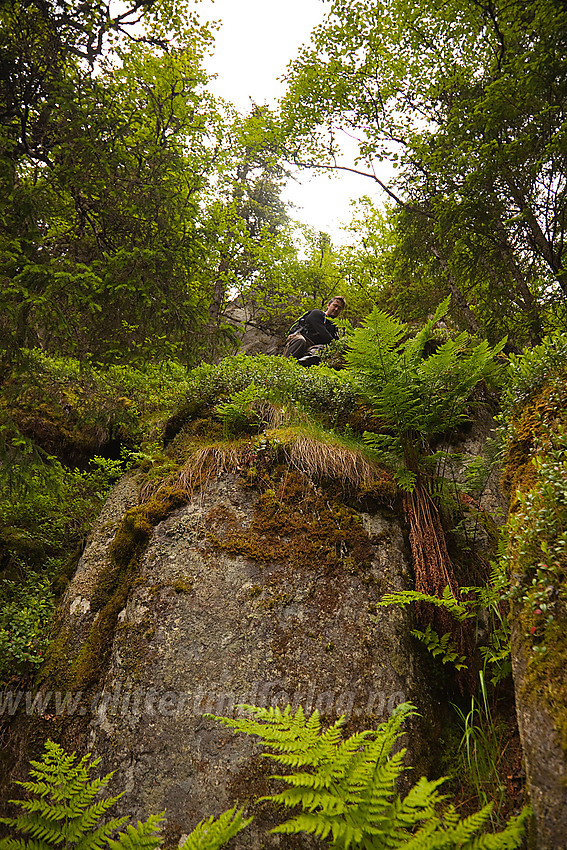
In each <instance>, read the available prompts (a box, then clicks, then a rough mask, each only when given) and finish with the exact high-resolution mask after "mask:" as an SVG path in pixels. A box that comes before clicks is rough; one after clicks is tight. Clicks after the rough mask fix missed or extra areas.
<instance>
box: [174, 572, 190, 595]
mask: <svg viewBox="0 0 567 850" xmlns="http://www.w3.org/2000/svg"><path fill="white" fill-rule="evenodd" d="M173 589H174V590H175V592H176V593H191V592H192V590H193V579H192V578H191V577H190V576H186V577H184V578H178V579H177V580H176V581H174V582H173Z"/></svg>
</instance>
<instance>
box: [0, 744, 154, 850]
mask: <svg viewBox="0 0 567 850" xmlns="http://www.w3.org/2000/svg"><path fill="white" fill-rule="evenodd" d="M90 758H91V757H90V754H87V755H86V756H83V758H81V759H80V760H79V761H78V762H77V763H75V762H76V757H75V754H74V753H72V754H68V753H65V752H64V750H63V749H62V748H61V747H60V746H59V745H58V744H55V743H53V741H47V743H46V745H45V752H44V754H43V758H42V759H41V761H32V762H31V770H30V774H31V776H32V777H33V780H30V781H28V782H18V783H17V784H18V785H21V786H22V788H25V790H26V791H27V792H28V794H29V795H31V796H30V798H29V799H27V800H11V801H10V802H12V803H14V804H15V805H16V806H19V807H20V809H22V810H23V814H21V815H19V817H16V818H0V823H3V824H6V825H7V826H11V827H12V828H13V829H14V830H16V832H20V833H24V834H26V835H28V836H30V839H31V840H28V841H26V840H24V839H20V838H5V839H2V841H0V848H1V850H29V848H31V847H32V846H33V850H50V848H52V847H57V846H58V845H60V844H64V845H65V847H74V846H79V845H80V847H81V850H91V848H100V847H102V845H103V843H107V844H108V843H109V841H110V836H111V835H112V834H113V833H114V832H116V830H117V829H119V828H120V827H121V826H123V825H124V824H125V823H126V821H127V820H128V818H127V817H121V818H111V819H110V820H108V821H107V822H106V823H104V824H103V825H102V826H97V823H98V822H99V821H100V820H101V818H102V817H103V816H104V815H105V814H106V812H107V811H108V809H110V808H111V807H112V806H113V805H114V804H115V803H116V801H117V800H119V799H120V797H121V796H122V794H118V795H117V796H116V797H107V798H106V799H103V800H95V798H96V797H97V795H98V794H99V792H100V791H101V790H102V789H103V788H104V787H105V786H106V785H107V784H108V781H109V779H110V777H111V776H112V774H108V775H107V776H104V777H101V778H99V779H89V774H90V771H91V770H92V769H93V768H94V767H96V766H97V765H98V764H99V762H100V759H93V760H92V761H90ZM160 820H161V818H160V817H157V818H154V819H153V823H152V828H151V831H152V832H153V833H154V835H153V838H152V839H149V838H147V836H146V835H144V839H145V841H144V844H143V846H144V847H146V848H153V847H157V846H158V844H159V843H160V842H159V836H157V835H155V828H156V827H157V826H159V823H160ZM146 839H147V840H146ZM133 841H134V839H132V838H130V837H129V843H126V844H123V843H121V841H120V838H119V839H118V844H117V847H132V846H136V847H139V846H142V844H141V843H140V842H138V843H132V842H133Z"/></svg>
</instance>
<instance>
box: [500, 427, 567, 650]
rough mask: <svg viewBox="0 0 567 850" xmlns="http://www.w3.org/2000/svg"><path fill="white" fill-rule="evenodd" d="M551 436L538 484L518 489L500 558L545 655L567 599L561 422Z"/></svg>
mask: <svg viewBox="0 0 567 850" xmlns="http://www.w3.org/2000/svg"><path fill="white" fill-rule="evenodd" d="M548 437H549V438H550V442H551V447H550V448H548V449H547V451H545V452H542V454H540V455H537V456H536V457H535V458H534V460H533V464H534V466H535V469H536V481H535V486H533V487H532V488H530V489H528V490H527V491H518V492H517V494H516V498H517V509H516V510H515V512H514V513H513V514H511V515H510V517H509V520H508V524H507V529H506V533H507V543H508V545H507V547H506V548H505V550H504V552H503V555H502V560H501V567H502V569H503V570H504V571H505V572H506V574H507V575H508V576H509V577H510V590H509V593H508V597H509V599H510V600H511V601H512V603H513V604H515V605H519V609H520V610H521V611H522V612H523V622H524V624H525V632H526V638H527V640H528V641H529V644H530V645H531V647H532V650H533V652H534V653H535V654H536V655H545V654H546V652H547V639H546V637H547V636H548V634H553V633H554V632H555V631H556V630H557V629H558V628H559V629H562V626H561V621H562V610H563V606H564V604H565V600H567V584H566V575H567V430H566V429H565V427H564V426H560V427H558V428H557V429H556V431H555V433H554V434H549V435H548Z"/></svg>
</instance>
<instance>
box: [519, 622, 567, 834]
mask: <svg viewBox="0 0 567 850" xmlns="http://www.w3.org/2000/svg"><path fill="white" fill-rule="evenodd" d="M526 652H530V648H529V647H527V646H524V639H523V635H522V629H521V627H519V626H518V624H517V623H516V624H515V625H514V626H513V628H512V664H513V672H514V687H515V691H516V714H517V717H518V727H519V729H520V738H521V741H522V750H523V752H524V764H525V769H526V785H527V789H528V795H529V800H530V804H531V806H532V808H533V810H534V816H535V822H536V829H537V839H536V842H535V846H536V847H537V850H557V848H559V847H565V846H566V843H567V790H566V787H565V781H566V778H567V771H566V764H565V753H564V752H563V749H562V747H561V741H560V738H559V734H558V732H557V729H556V728H555V724H554V722H553V717H552V716H551V714H550V712H549V711H548V710H547V709H546V707H545V705H544V704H542V703H541V702H536V701H535V700H534V699H533V697H532V699H530V698H529V696H528V695H527V694H526V692H525V691H526V688H525V686H526V678H527V676H526V674H527V664H526Z"/></svg>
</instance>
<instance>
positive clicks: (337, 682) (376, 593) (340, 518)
mask: <svg viewBox="0 0 567 850" xmlns="http://www.w3.org/2000/svg"><path fill="white" fill-rule="evenodd" d="M291 485H293V486H292V487H291V490H290V486H291ZM286 487H288V490H286V491H285V492H286V493H288V495H287V496H285V495H281V494H282V492H283V491H284V490H285V488H286ZM282 488H283V489H282ZM294 488H295V489H294ZM290 493H291V496H290V495H289V494H290ZM131 502H132V480H129V481H127V482H123V483H122V484H121V485H120V486H119V487H118V488H117V489H116V490H115V491H114V494H113V495H111V497H110V499H109V503H108V505H107V507H106V509H105V513H104V515H103V520H102V521H101V523H99V531H100V532H101V534H99V535H98V536H97V535H96V534H95V535H94V537H93V538H92V539H91V541H90V543H89V545H88V546H87V548H86V551H85V553H84V556H83V559H82V561H81V563H80V565H79V569H78V570H77V574H76V576H75V578H74V579H73V581H72V582H71V584H70V586H69V588H68V591H67V593H66V596H65V605H64V610H63V614H62V617H63V625H62V628H63V629H64V630H65V634H66V635H67V641H68V645H69V646H71V647H76V646H77V645H78V643H80V641H78V640H77V637H79V636H80V639H81V640H84V639H85V635H86V631H87V629H88V628H89V627H90V628H92V627H93V625H96V617H97V616H99V615H98V614H96V613H95V614H93V613H92V612H93V608H94V607H96V606H92V605H91V600H90V594H91V593H94V592H95V590H94V589H95V588H96V586H100V570H101V565H103V564H104V563H105V562H106V561H107V560H108V558H109V554H108V552H109V550H110V548H111V547H112V542H111V537H112V535H109V534H108V531H109V528H110V527H111V526H112V527H114V528H116V517H117V514H118V513H119V512H120V511H121V510H122V509H123V508H124V507H126V506H128V505H131ZM104 518H106V520H105V519H104ZM307 540H309V543H308V544H307V543H306V541H307ZM329 540H331V543H329ZM306 547H307V548H306ZM319 551H320V555H319V554H317V553H318V552H319ZM410 581H411V580H410V575H409V566H408V558H407V554H406V544H405V540H404V536H403V533H402V529H401V526H400V523H399V521H398V519H397V518H396V516H395V515H394V514H393V513H392V512H391V511H389V510H388V509H387V508H376V509H374V510H372V511H362V510H358V511H357V510H354V509H353V508H352V507H348V506H347V505H346V504H345V503H344V502H343V501H341V499H340V497H338V496H337V495H336V492H335V495H332V494H331V493H330V492H329V493H326V492H324V491H323V490H321V489H319V488H316V487H314V485H312V484H310V483H309V482H308V481H307V480H306V479H303V478H301V476H299V474H296V473H290V474H284V476H283V478H282V479H281V488H280V491H278V492H274V493H271V492H270V493H267V494H266V493H264V494H261V493H260V491H259V490H258V489H256V487H254V486H251V485H250V484H249V483H246V482H245V481H244V480H243V479H242V478H239V477H238V476H236V475H229V474H225V475H223V476H222V477H221V478H219V479H217V480H214V481H212V482H210V483H209V484H208V485H206V486H205V487H204V488H203V490H202V491H201V492H199V493H197V494H196V495H195V496H194V498H193V499H192V500H191V501H189V502H188V503H187V504H186V505H185V506H183V507H180V508H178V509H176V510H174V511H173V512H172V513H170V515H169V516H167V518H166V519H164V520H163V521H161V522H159V523H157V524H156V526H155V527H154V528H153V531H152V533H151V537H150V539H149V543H148V545H147V547H146V548H145V551H144V553H143V556H142V557H141V559H140V561H139V565H138V567H137V577H136V579H135V580H134V581H133V582H131V586H130V590H129V593H128V596H127V600H126V602H125V604H124V607H123V608H122V610H120V612H119V614H118V617H117V623H116V628H115V630H114V633H113V634H112V635H111V636H110V637H109V640H111V651H110V654H109V656H108V660H107V661H106V662H105V669H104V670H103V671H101V676H100V680H99V689H98V691H97V693H96V694H95V695H94V697H93V696H92V695H90V696H89V714H88V716H87V717H85V718H84V719H85V721H88V728H87V740H86V746H87V748H88V750H89V751H91V752H92V753H94V754H96V755H100V756H101V757H102V765H101V769H104V771H105V772H107V771H111V770H113V771H115V774H114V777H113V779H112V780H111V784H110V786H109V789H108V790H109V791H110V792H111V793H117V792H119V791H125V794H124V796H123V797H122V798H121V800H120V802H119V804H118V808H119V810H120V811H122V812H124V813H129V814H131V815H133V816H134V817H136V818H142V819H143V818H146V817H147V816H148V815H149V814H150V813H156V812H160V811H162V810H164V809H165V810H166V811H167V826H166V831H165V836H166V844H167V845H168V846H173V845H174V844H176V843H177V842H178V840H179V838H180V837H181V836H182V835H184V834H187V833H188V832H190V831H191V830H192V829H193V828H194V827H195V825H196V824H197V823H198V822H199V821H200V820H201V819H203V818H204V817H208V816H209V815H212V814H214V815H218V814H220V813H221V812H222V811H223V810H225V809H227V808H229V807H231V806H232V805H234V804H235V803H239V804H240V805H248V804H249V803H250V801H251V800H253V799H255V798H257V797H258V796H259V795H261V794H262V793H266V792H267V791H268V790H269V788H270V787H273V786H271V785H270V782H269V780H268V776H269V774H270V772H271V771H272V770H273V765H271V764H270V763H269V762H268V760H266V759H262V758H260V757H259V748H258V746H257V745H256V744H254V742H253V741H252V740H250V739H247V738H245V737H244V736H235V735H233V733H232V732H230V731H228V730H226V729H224V728H223V727H221V726H220V724H218V723H217V722H215V721H213V720H211V719H208V718H206V717H204V716H203V715H204V714H205V713H207V712H212V713H214V714H220V715H232V714H233V712H234V711H235V708H234V706H235V705H236V704H237V703H241V702H244V703H249V704H255V705H276V704H278V705H280V706H282V707H283V706H285V705H286V704H287V703H291V704H292V705H293V706H296V705H299V704H300V705H302V706H303V707H304V709H305V710H306V712H307V713H309V712H311V711H312V710H314V709H318V710H319V712H320V714H321V715H322V717H323V719H324V720H325V721H333V720H335V719H336V718H337V717H338V716H340V715H345V716H346V719H347V726H346V732H347V733H351V732H352V731H354V730H356V729H362V728H372V727H374V726H376V724H377V723H379V722H381V721H383V720H385V719H386V718H387V717H388V716H389V714H390V713H391V711H392V709H393V708H394V707H395V706H396V705H397V704H399V703H401V702H404V701H407V700H411V701H413V702H414V703H415V704H416V705H417V707H418V709H419V710H420V711H421V712H422V713H423V714H424V715H426V716H430V715H431V711H432V705H431V696H430V694H429V692H428V689H427V686H426V684H425V682H424V680H423V676H422V674H421V672H420V664H419V660H418V657H419V658H422V655H421V653H419V649H417V650H416V647H415V642H414V641H413V640H412V638H411V637H410V635H409V628H410V624H409V620H408V614H407V613H406V612H405V611H403V610H401V609H397V608H376V607H375V606H376V602H377V601H378V600H379V599H380V597H381V595H382V594H383V593H384V591H387V590H396V589H402V588H406V587H409V586H410ZM89 624H90V626H89ZM74 636H75V637H74ZM416 652H417V653H418V654H419V655H418V656H416V654H415V653H416ZM91 712H92V713H91ZM406 737H407V739H408V741H407V744H408V745H409V748H410V751H411V759H412V760H413V761H415V760H417V761H418V763H419V768H420V772H419V773H418V776H419V775H420V773H422V772H426V770H427V759H428V746H427V744H426V743H425V742H424V741H423V736H422V735H421V734H420V732H419V730H418V727H417V726H412V727H411V732H410V734H409V735H407V736H406ZM416 778H417V776H416ZM257 809H258V807H256V809H254V811H257ZM257 814H258V816H257V819H256V821H255V822H254V823H253V824H252V825H251V826H250V827H248V829H247V830H246V831H245V832H244V833H242V834H241V836H239V837H238V838H237V839H236V840H235V841H234V843H233V846H234V847H246V848H260V847H272V846H273V847H281V846H286V847H291V846H304V843H302V842H301V841H299V840H298V843H291V842H290V839H289V838H286V839H285V845H284V844H282V843H281V837H279V836H267V829H269V827H270V826H273V825H274V824H275V823H277V822H278V821H277V819H276V820H274V814H273V813H271V812H270V811H268V810H266V808H265V807H264V808H262V807H259V811H257Z"/></svg>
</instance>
